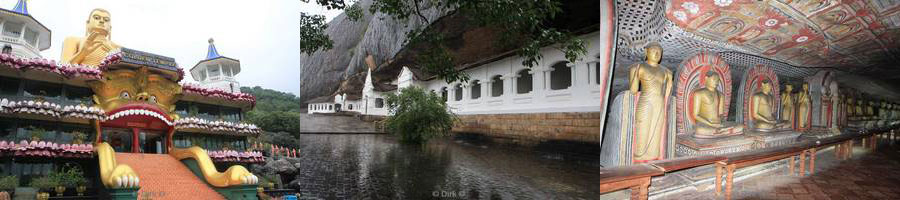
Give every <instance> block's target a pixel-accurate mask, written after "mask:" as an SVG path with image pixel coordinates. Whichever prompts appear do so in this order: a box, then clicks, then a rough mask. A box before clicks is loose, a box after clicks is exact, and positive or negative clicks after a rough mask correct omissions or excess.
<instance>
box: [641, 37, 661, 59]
mask: <svg viewBox="0 0 900 200" xmlns="http://www.w3.org/2000/svg"><path fill="white" fill-rule="evenodd" d="M644 51H645V52H644V54H646V56H647V62H648V63H651V64H659V61H660V60H661V59H662V46H660V45H659V43H656V42H651V43H650V44H647V46H646V47H644Z"/></svg>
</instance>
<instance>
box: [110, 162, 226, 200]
mask: <svg viewBox="0 0 900 200" xmlns="http://www.w3.org/2000/svg"><path fill="white" fill-rule="evenodd" d="M116 162H118V163H120V164H127V165H128V166H130V167H131V169H134V171H135V172H136V173H137V174H138V177H140V179H141V182H140V185H141V190H140V191H138V195H139V196H138V199H154V200H156V199H225V198H224V197H222V195H220V194H219V193H217V192H216V191H215V190H213V189H212V188H210V187H209V186H208V185H206V183H205V182H203V180H200V178H198V177H197V176H196V175H194V173H193V172H191V170H190V169H188V168H187V166H185V165H184V164H183V163H181V161H178V160H175V158H174V157H172V156H170V155H168V154H143V153H116Z"/></svg>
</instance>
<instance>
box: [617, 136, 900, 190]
mask: <svg viewBox="0 0 900 200" xmlns="http://www.w3.org/2000/svg"><path fill="white" fill-rule="evenodd" d="M898 127H900V126H891V127H889V128H883V129H875V130H868V131H863V132H860V133H848V134H841V135H837V136H834V137H830V138H825V139H821V140H816V141H806V142H801V143H797V144H792V145H787V146H777V147H770V148H764V149H757V150H752V151H745V152H737V153H730V154H725V155H721V156H697V157H685V158H675V159H667V160H660V161H654V162H650V163H646V164H637V165H629V166H621V167H612V168H604V169H602V170H600V192H601V193H608V192H613V191H618V190H624V189H631V199H647V198H648V192H649V191H648V188H649V187H650V179H651V178H652V177H654V176H660V175H665V174H666V173H670V172H674V171H678V170H683V169H689V168H695V167H700V166H705V165H710V164H715V165H716V167H715V168H716V175H715V176H716V177H715V188H716V191H715V192H716V195H719V194H720V193H721V192H722V188H721V187H722V176H725V199H731V189H732V185H733V184H734V183H733V180H734V171H735V170H736V169H740V168H744V167H750V166H755V165H759V164H763V163H768V162H772V161H777V160H781V159H788V158H789V159H790V160H789V161H790V162H789V165H788V170H789V174H791V175H793V174H795V173H794V172H795V170H794V166H795V164H796V163H798V162H799V164H800V169H799V175H805V174H806V170H807V166H808V169H809V173H810V174H812V173H815V171H814V169H815V161H816V151H817V150H819V149H824V148H827V147H830V146H835V156H836V157H837V158H838V159H842V160H843V159H847V158H850V157H852V153H853V152H852V151H853V149H852V147H853V141H854V140H857V139H861V140H862V142H863V144H862V146H863V147H865V148H868V149H871V150H875V149H876V148H877V146H878V139H879V138H884V139H888V140H889V141H890V143H889V144H890V145H893V144H894V143H895V141H896V140H897V139H900V135H898V134H900V133H895V132H894V130H896V129H897V128H898ZM797 157H799V159H796V158H797ZM807 161H808V162H809V165H806V164H807Z"/></svg>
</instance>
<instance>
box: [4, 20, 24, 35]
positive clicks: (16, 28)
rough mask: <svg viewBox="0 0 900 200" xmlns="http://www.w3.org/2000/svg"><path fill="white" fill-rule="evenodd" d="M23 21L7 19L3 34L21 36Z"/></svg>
mask: <svg viewBox="0 0 900 200" xmlns="http://www.w3.org/2000/svg"><path fill="white" fill-rule="evenodd" d="M22 26H23V25H22V23H17V22H11V21H6V22H4V23H3V36H9V37H14V38H19V36H20V35H22Z"/></svg>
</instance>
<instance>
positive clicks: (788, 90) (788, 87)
mask: <svg viewBox="0 0 900 200" xmlns="http://www.w3.org/2000/svg"><path fill="white" fill-rule="evenodd" d="M793 90H794V86H793V85H785V86H784V91H785V92H787V93H791V91H793Z"/></svg>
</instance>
